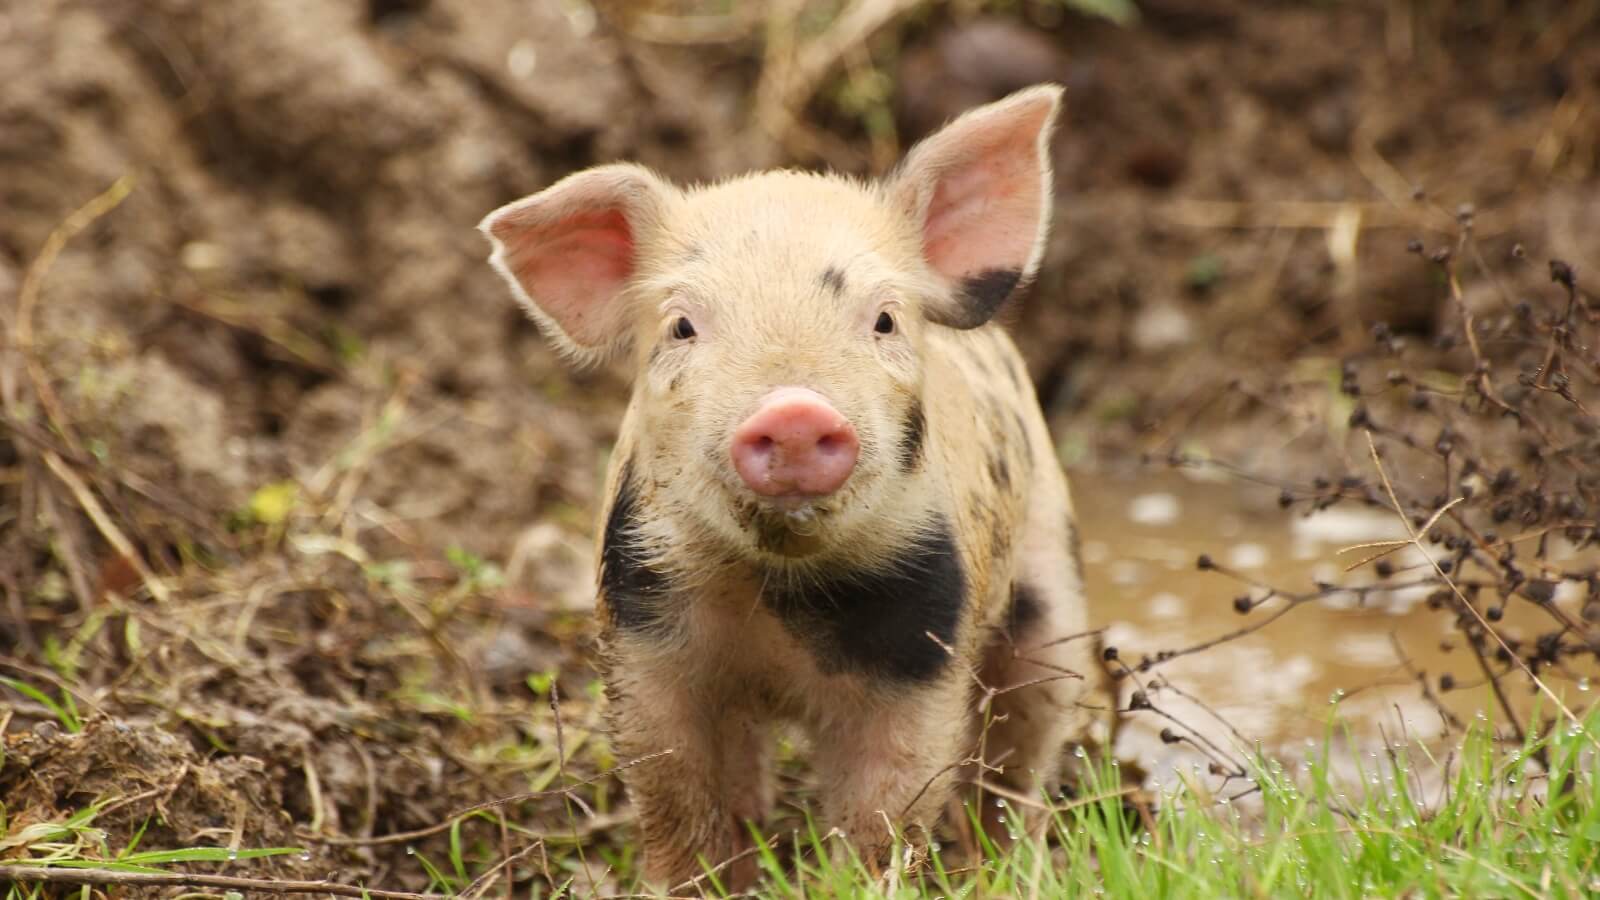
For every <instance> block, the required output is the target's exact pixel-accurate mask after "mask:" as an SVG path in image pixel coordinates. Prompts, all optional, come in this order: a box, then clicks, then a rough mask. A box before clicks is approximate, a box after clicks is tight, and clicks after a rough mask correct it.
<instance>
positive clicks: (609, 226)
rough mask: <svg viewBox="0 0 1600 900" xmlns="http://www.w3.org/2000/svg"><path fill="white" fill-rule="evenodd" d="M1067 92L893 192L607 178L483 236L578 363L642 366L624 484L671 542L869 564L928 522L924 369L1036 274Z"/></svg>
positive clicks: (943, 139) (567, 186)
mask: <svg viewBox="0 0 1600 900" xmlns="http://www.w3.org/2000/svg"><path fill="white" fill-rule="evenodd" d="M1060 95H1061V92H1060V89H1059V88H1057V87H1055V86H1039V87H1035V88H1030V89H1028V90H1025V91H1022V92H1020V93H1018V94H1015V95H1012V96H1011V97H1009V98H1006V99H1004V100H1001V101H999V102H997V103H994V104H991V105H989V106H985V107H981V108H979V109H976V110H973V111H972V112H969V113H967V114H966V115H964V116H962V117H961V118H959V119H957V120H955V121H954V122H952V123H950V124H949V125H948V126H946V127H945V128H944V129H943V130H941V131H940V132H939V133H938V134H935V135H933V136H932V137H930V138H928V139H927V140H926V141H924V142H922V143H921V144H919V145H918V146H917V147H916V148H914V149H913V150H912V152H911V153H910V155H909V156H908V157H907V158H906V160H905V163H904V165H902V166H901V168H900V169H899V170H898V171H897V172H896V173H894V174H893V175H891V176H890V177H888V178H886V179H885V180H883V181H882V182H880V183H875V184H863V183H860V182H856V181H852V180H848V179H845V178H840V177H836V176H829V175H815V174H804V173H796V172H768V173H763V174H757V175H751V176H746V177H743V178H738V179H735V180H731V181H726V182H722V183H719V184H715V185H712V186H708V187H698V188H691V189H681V188H678V187H675V186H673V185H671V184H669V183H667V182H665V181H663V180H662V179H660V178H658V177H657V176H655V175H654V174H652V173H651V172H649V171H648V170H646V169H643V168H640V167H638V166H632V165H607V166H600V167H598V168H594V169H589V170H587V171H583V172H579V173H577V174H575V175H572V176H570V177H568V178H566V179H563V180H562V181H560V182H558V183H557V184H555V185H554V186H552V187H550V188H548V189H547V190H545V191H543V192H541V193H538V194H535V195H533V196H531V197H527V198H525V199H523V200H519V201H517V202H515V203H512V204H509V205H507V206H505V207H502V208H501V209H498V210H496V211H495V212H493V213H491V214H490V215H489V216H488V217H487V218H486V219H484V221H483V224H482V225H481V226H480V227H481V229H482V230H483V231H484V233H485V234H487V235H488V236H489V238H490V240H491V241H492V242H493V245H494V255H493V257H492V262H493V264H494V266H495V268H496V269H498V270H499V271H500V273H501V274H502V275H504V276H505V278H506V280H507V281H508V282H509V283H510V284H511V287H512V291H513V292H514V293H515V295H516V296H517V298H518V299H519V300H520V301H521V302H522V304H523V305H524V306H525V307H526V308H527V310H528V311H529V312H530V313H531V314H532V315H533V317H534V318H535V319H536V320H537V321H538V322H539V324H540V325H541V326H542V328H543V330H544V331H545V332H546V334H548V335H549V336H550V337H551V338H552V339H553V340H554V341H555V342H556V343H557V344H558V345H559V346H560V347H561V348H562V349H563V350H564V351H566V352H567V353H568V354H570V355H571V356H574V357H576V358H578V359H579V360H583V361H590V360H595V359H599V358H602V357H606V356H611V355H616V354H629V355H631V358H632V360H633V361H634V363H635V366H636V372H637V374H636V377H635V382H634V397H633V403H632V405H631V407H630V413H629V415H630V419H629V426H628V427H629V431H630V438H631V439H630V441H629V442H628V443H629V444H630V450H629V452H630V454H631V459H630V471H631V472H632V476H633V477H634V478H637V479H643V480H647V481H648V485H635V489H640V490H648V492H649V493H650V496H651V498H652V500H651V502H652V506H653V508H654V509H656V510H657V511H658V512H659V514H661V515H665V516H668V517H670V518H671V519H672V520H673V522H672V526H673V529H674V531H676V532H677V533H680V534H687V535H691V536H694V537H695V538H697V539H700V540H702V541H705V542H710V543H712V544H714V545H716V546H718V547H720V548H722V550H723V551H724V552H733V553H738V554H742V555H758V556H765V557H788V558H795V557H806V556H813V555H814V554H818V553H827V552H828V551H829V550H830V549H833V550H837V549H839V548H857V549H859V548H861V547H863V546H871V545H873V544H875V543H879V542H880V539H881V537H882V534H883V531H884V523H885V522H894V521H900V522H903V523H904V524H905V527H906V528H916V527H917V526H918V525H919V521H925V520H926V514H927V512H928V510H927V497H926V495H927V493H928V492H927V491H926V489H925V487H924V486H923V485H924V481H925V479H926V478H927V477H928V476H929V470H930V469H931V468H932V467H933V465H932V464H931V463H930V461H929V460H928V459H927V456H928V454H929V446H928V441H927V440H925V438H926V429H927V419H926V408H927V407H926V406H925V402H924V401H925V398H924V396H923V382H924V372H925V369H926V367H927V366H929V365H938V364H940V363H939V354H938V353H935V352H933V347H934V345H935V344H936V343H938V344H939V345H940V346H943V347H949V346H957V345H959V341H948V340H945V339H944V338H945V337H948V336H941V335H939V334H938V333H939V332H940V331H941V330H945V331H948V330H966V329H972V328H976V327H979V326H981V325H983V324H984V323H986V322H988V321H989V320H990V319H991V318H992V317H993V315H994V314H995V312H996V311H997V310H998V309H999V308H1000V306H1001V304H1002V303H1003V302H1004V301H1005V299H1006V298H1007V297H1008V296H1010V295H1011V293H1012V292H1013V291H1014V290H1015V289H1016V288H1017V286H1018V285H1019V284H1021V283H1023V282H1025V281H1027V280H1028V279H1029V278H1030V277H1031V276H1032V275H1033V273H1034V271H1035V269H1036V268H1037V266H1038V263H1039V257H1040V254H1041V252H1042V247H1043V244H1044V235H1045V231H1046V227H1047V225H1048V219H1049V213H1050V204H1051V190H1050V167H1049V157H1048V149H1047V143H1048V138H1049V133H1050V129H1051V127H1052V124H1053V121H1054V119H1055V116H1056V112H1057V109H1058V107H1059V105H1060ZM941 352H948V351H947V350H946V351H941ZM952 426H953V427H962V425H961V423H952Z"/></svg>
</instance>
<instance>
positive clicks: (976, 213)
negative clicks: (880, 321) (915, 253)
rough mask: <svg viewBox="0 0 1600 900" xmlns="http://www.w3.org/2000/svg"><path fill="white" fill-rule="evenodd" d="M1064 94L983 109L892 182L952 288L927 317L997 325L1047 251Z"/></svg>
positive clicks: (1047, 92)
mask: <svg viewBox="0 0 1600 900" xmlns="http://www.w3.org/2000/svg"><path fill="white" fill-rule="evenodd" d="M1060 108H1061V88H1060V87H1059V86H1058V85H1053V84H1044V85H1037V86H1035V87H1031V88H1027V89H1026V90H1022V91H1018V92H1017V93H1015V94H1012V95H1011V96H1009V97H1007V98H1005V99H1004V100H1000V101H997V102H995V103H991V104H989V105H987V106H980V107H978V108H977V109H974V110H972V111H970V112H968V113H965V114H964V115H962V116H961V117H960V118H958V119H956V120H955V121H953V122H951V123H950V124H949V125H946V126H945V127H944V128H943V129H941V130H940V131H939V132H938V133H937V134H934V135H933V136H932V137H929V138H928V139H927V140H925V141H923V142H922V143H920V144H918V145H917V146H916V147H915V148H913V149H912V151H911V153H910V155H908V156H907V157H906V161H905V164H904V165H903V166H902V168H901V170H900V171H899V173H897V174H896V175H895V176H894V177H893V179H892V180H891V181H890V183H889V190H890V197H891V198H892V200H893V202H894V203H895V204H897V205H898V206H899V208H900V209H901V210H903V211H904V212H905V213H906V214H907V215H909V216H910V218H911V220H912V222H914V223H915V224H916V225H918V226H919V227H920V229H921V238H922V255H923V259H924V260H926V262H927V264H928V266H929V267H930V268H932V269H933V271H934V272H935V273H937V274H938V275H939V276H941V278H942V280H944V281H945V282H946V284H947V286H948V290H947V291H945V292H944V293H945V296H942V297H932V298H929V299H928V301H927V302H928V306H927V307H926V309H925V315H926V316H927V318H928V319H930V320H932V321H934V322H938V323H939V324H942V325H949V326H950V327H952V328H976V327H978V326H979V325H982V324H983V323H985V322H987V321H989V319H990V318H992V317H993V316H994V314H995V312H996V311H997V310H999V309H1000V306H1001V304H1003V303H1004V302H1005V301H1006V298H1007V297H1010V296H1011V294H1012V293H1013V292H1014V291H1015V290H1016V288H1017V286H1018V285H1020V284H1023V283H1025V282H1026V281H1028V280H1029V279H1031V278H1032V277H1033V275H1034V272H1035V271H1036V270H1037V269H1038V267H1039V257H1040V256H1042V255H1043V253H1044V243H1045V233H1046V231H1047V230H1048V228H1049V225H1050V207H1051V203H1052V200H1053V196H1052V193H1051V187H1050V152H1049V143H1050V133H1051V130H1052V129H1053V128H1054V126H1055V119H1056V114H1057V111H1058V110H1059V109H1060Z"/></svg>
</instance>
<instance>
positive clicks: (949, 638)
mask: <svg viewBox="0 0 1600 900" xmlns="http://www.w3.org/2000/svg"><path fill="white" fill-rule="evenodd" d="M785 574H786V573H774V574H773V575H772V577H770V578H769V579H768V580H767V585H768V586H767V588H766V589H765V590H764V591H763V594H762V600H763V602H765V603H766V604H767V606H768V608H770V609H772V610H773V612H774V613H776V614H777V616H778V617H779V619H781V620H782V621H783V624H784V627H785V628H787V629H788V630H789V632H790V633H791V634H793V635H795V636H796V637H797V638H799V639H801V640H803V641H805V642H807V643H808V644H809V645H810V646H811V649H812V652H814V653H815V654H816V656H817V659H818V664H819V665H820V666H821V668H822V669H823V670H824V671H826V672H858V673H861V674H864V675H868V676H871V677H875V678H881V679H885V680H888V681H895V682H911V683H921V682H927V681H930V680H932V679H934V678H936V677H937V676H938V675H939V674H940V673H941V672H943V671H944V670H945V669H946V667H948V666H949V665H950V663H951V660H950V656H949V654H947V653H946V652H945V651H944V648H942V647H940V646H939V645H938V644H937V643H935V642H934V641H932V640H930V639H929V638H928V635H929V634H932V635H934V636H935V637H937V638H938V639H939V640H940V641H943V642H945V644H947V645H948V644H952V643H954V641H955V638H956V628H957V627H958V626H959V625H960V622H961V610H962V607H963V606H965V604H966V599H967V578H966V573H965V572H964V571H963V570H962V566H961V558H960V555H959V551H958V549H957V547H956V542H955V538H954V536H953V535H952V533H951V530H950V523H949V522H948V521H946V520H945V519H943V518H942V517H941V518H940V519H938V520H937V521H935V522H934V523H933V527H932V528H931V529H929V530H928V531H927V532H926V533H925V534H924V535H923V536H922V537H920V538H919V539H918V540H916V541H914V542H913V543H911V544H910V545H909V546H907V547H906V549H905V550H904V552H902V553H901V554H900V555H899V557H898V558H896V559H894V560H892V561H890V563H889V564H887V565H885V566H884V567H882V568H876V569H867V570H858V571H845V572H825V573H814V574H812V573H808V574H807V575H806V576H803V577H800V578H795V579H790V578H786V577H785Z"/></svg>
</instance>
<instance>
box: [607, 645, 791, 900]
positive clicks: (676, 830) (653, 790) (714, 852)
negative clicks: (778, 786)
mask: <svg viewBox="0 0 1600 900" xmlns="http://www.w3.org/2000/svg"><path fill="white" fill-rule="evenodd" d="M611 669H612V671H611V679H610V684H609V693H610V696H611V703H610V718H611V734H612V742H613V745H614V747H615V749H616V751H617V754H618V757H619V759H620V760H621V761H623V762H627V761H629V760H634V759H640V758H643V757H652V755H653V754H661V753H662V751H667V752H666V754H665V755H660V756H653V757H652V758H649V759H646V760H645V761H644V762H641V763H639V764H638V765H635V766H633V767H632V768H630V769H628V770H627V771H626V772H625V773H624V774H623V779H624V781H625V782H626V783H627V785H628V790H629V792H630V794H631V796H632V798H633V803H634V806H635V807H636V808H637V809H638V811H639V826H640V833H641V838H642V842H643V845H644V873H645V880H646V881H647V882H649V883H650V884H651V885H653V886H654V887H656V888H659V889H662V890H670V889H671V888H673V887H676V886H679V885H682V884H683V883H684V882H686V881H689V880H690V879H693V878H695V877H697V876H700V875H702V874H704V873H705V871H706V870H707V869H708V868H713V867H716V866H718V865H719V864H721V863H723V862H726V861H728V860H730V859H733V858H734V857H736V856H739V855H740V854H741V853H743V852H744V851H746V850H747V849H749V847H750V846H751V840H750V836H749V830H748V825H747V823H748V822H752V821H755V822H759V821H760V819H761V818H762V816H763V815H764V814H765V810H766V807H767V806H768V805H769V803H770V797H771V787H770V784H769V776H768V771H767V768H768V766H767V757H768V754H769V752H770V748H769V747H768V746H767V744H768V741H767V729H766V726H765V723H764V722H763V721H762V720H761V719H759V718H758V717H756V716H754V715H753V714H747V713H745V712H744V711H741V710H739V709H737V708H730V705H729V704H725V703H722V702H712V701H710V700H709V699H708V698H707V697H706V696H703V695H702V693H699V692H696V691H695V689H694V688H693V686H692V685H693V682H692V680H688V679H685V678H684V677H683V674H684V673H683V667H681V666H675V665H672V664H671V663H670V662H668V661H666V660H617V661H615V662H613V664H612V666H611ZM755 874H756V860H755V857H754V856H753V855H746V856H745V857H743V858H741V859H740V860H738V861H736V862H735V863H733V864H732V865H731V866H729V867H728V868H727V869H723V870H719V871H718V873H717V877H718V879H719V880H721V881H722V883H723V884H724V885H727V886H730V887H731V888H732V889H734V890H738V889H741V888H743V887H746V886H748V885H749V884H750V883H751V882H752V881H753V880H754V877H755Z"/></svg>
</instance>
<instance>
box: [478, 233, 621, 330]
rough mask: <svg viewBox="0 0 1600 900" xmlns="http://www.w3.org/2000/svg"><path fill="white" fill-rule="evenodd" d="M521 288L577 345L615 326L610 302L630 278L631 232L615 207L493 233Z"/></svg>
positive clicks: (613, 311) (613, 312)
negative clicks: (504, 249) (501, 243)
mask: <svg viewBox="0 0 1600 900" xmlns="http://www.w3.org/2000/svg"><path fill="white" fill-rule="evenodd" d="M495 231H496V234H495V237H497V238H499V239H500V240H501V241H502V242H504V244H505V247H506V263H507V266H508V267H509V268H510V269H511V273H512V274H513V275H515V276H516V278H517V280H518V281H519V282H521V283H522V287H523V290H524V291H526V292H527V293H528V296H529V297H530V298H532V299H533V301H534V302H535V303H537V304H538V305H539V307H540V308H541V309H543V310H544V311H545V312H546V313H548V314H549V316H550V317H551V318H553V319H555V320H556V322H557V323H559V324H560V325H561V327H562V329H563V330H565V331H566V332H567V333H568V334H569V335H571V336H572V337H573V338H574V339H576V340H577V341H578V342H580V343H589V342H590V341H591V340H594V339H600V338H605V337H607V335H605V334H604V333H603V332H604V331H605V330H606V329H608V328H610V327H614V323H612V322H611V321H610V319H611V318H612V316H613V315H614V314H615V312H616V310H614V309H612V308H611V307H612V306H613V304H612V303H611V302H610V301H612V300H613V299H614V298H615V297H616V295H617V294H618V293H620V292H621V290H622V288H623V286H624V284H625V283H626V282H627V280H628V278H629V277H630V276H632V275H633V268H634V245H633V229H632V228H631V227H629V225H628V219H627V217H626V216H625V215H623V214H622V211H621V210H618V209H602V210H594V211H585V212H580V213H574V214H573V215H570V216H567V217H565V218H562V219H558V220H556V221H554V222H549V223H546V224H543V225H540V226H537V227H534V228H527V229H523V230H518V228H517V227H516V223H515V222H506V223H505V224H504V233H503V234H502V233H500V231H501V230H500V229H495Z"/></svg>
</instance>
